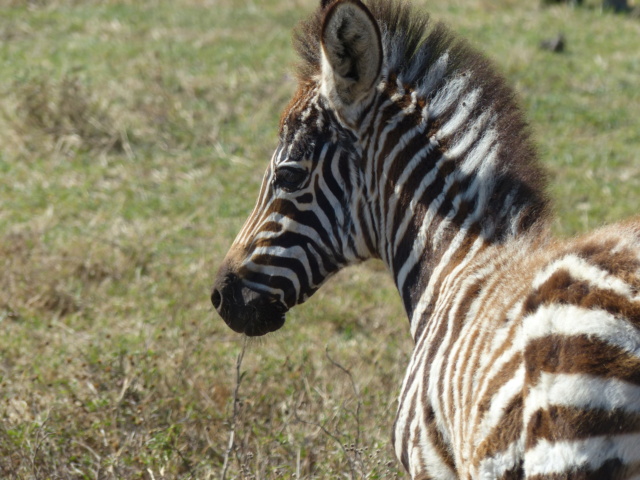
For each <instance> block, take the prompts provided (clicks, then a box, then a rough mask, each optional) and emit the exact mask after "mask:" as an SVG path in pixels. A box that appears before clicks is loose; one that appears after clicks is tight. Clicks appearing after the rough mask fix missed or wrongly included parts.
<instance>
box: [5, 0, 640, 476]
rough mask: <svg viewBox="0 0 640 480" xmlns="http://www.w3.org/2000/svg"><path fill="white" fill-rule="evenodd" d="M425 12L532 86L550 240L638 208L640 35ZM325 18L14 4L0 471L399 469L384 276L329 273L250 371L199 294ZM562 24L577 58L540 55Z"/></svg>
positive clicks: (562, 14) (459, 5) (135, 5)
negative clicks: (307, 32)
mask: <svg viewBox="0 0 640 480" xmlns="http://www.w3.org/2000/svg"><path fill="white" fill-rule="evenodd" d="M417 3H419V4H420V5H423V6H424V7H425V8H427V7H428V8H429V9H430V11H431V12H432V14H433V16H434V17H435V18H436V19H441V20H445V21H446V22H448V23H449V24H450V25H451V26H452V27H453V28H454V29H455V30H456V31H458V32H460V33H462V34H463V35H464V36H465V37H466V38H468V39H469V40H470V41H471V43H472V44H474V45H475V46H476V47H477V48H479V49H481V50H482V51H484V52H485V53H486V54H487V55H488V56H490V57H491V58H492V59H494V61H495V62H496V64H497V65H498V66H499V68H500V69H501V70H502V71H503V72H504V73H505V74H506V76H507V77H508V79H509V81H510V82H511V83H512V84H513V85H514V86H515V88H516V89H517V90H518V92H519V94H520V95H521V98H522V103H523V106H524V107H525V109H526V111H527V115H528V118H529V119H530V122H531V124H532V127H533V131H534V133H535V137H536V140H537V142H538V144H539V146H540V152H541V156H542V157H543V160H544V162H545V163H546V164H547V165H548V168H549V169H550V171H551V173H552V178H553V184H552V186H551V187H550V192H551V193H552V195H553V197H554V198H555V200H556V204H557V213H558V219H557V221H556V223H555V229H556V231H557V232H558V234H560V235H571V234H575V233H578V232H582V231H585V230H587V229H591V228H593V227H596V226H598V225H601V224H602V223H605V222H611V221H615V220H617V219H620V218H623V217H625V216H629V215H631V214H636V213H638V206H639V205H640V88H638V85H639V83H638V82H639V79H640V49H638V38H640V20H638V19H637V18H635V19H634V18H631V17H629V16H624V15H614V14H610V13H606V12H604V13H603V12H602V11H601V10H600V9H599V8H598V7H597V6H596V5H595V4H594V3H591V4H590V3H589V2H586V3H587V5H586V6H585V7H584V8H579V9H573V8H571V7H568V6H562V5H561V6H557V7H550V8H546V9H542V8H540V6H539V4H538V3H537V2H528V3H527V2H517V1H514V0H500V1H488V0H468V1H462V0H454V1H451V2H428V3H427V2H426V1H419V2H417ZM315 4H316V1H315V0H309V1H306V0H305V1H302V0H296V1H294V2H292V1H285V0H264V1H255V0H209V1H206V0H181V1H178V2H176V1H169V0H153V1H146V2H137V1H133V0H120V1H117V0H102V1H98V0H94V1H74V0H33V1H29V2H27V1H18V0H0V174H1V175H0V332H2V334H1V335H0V478H19V479H67V478H70V479H71V478H73V479H75V478H78V479H115V478H144V479H153V480H158V479H163V478H166V479H174V478H181V479H187V478H194V479H196V478H197V479H200V478H214V479H219V478H223V477H226V478H229V479H230V478H255V479H266V478H294V476H297V477H298V478H371V479H375V478H393V477H394V475H396V474H397V475H398V476H400V477H402V473H401V468H400V467H399V465H398V464H397V463H396V461H395V459H394V455H393V452H392V450H391V447H390V445H389V435H390V430H391V425H392V422H393V418H394V412H395V407H396V403H395V397H396V395H397V393H398V389H399V386H400V382H401V380H402V375H403V372H404V368H405V366H406V363H407V359H408V357H409V354H410V349H411V340H410V338H409V333H408V321H407V320H406V318H405V317H404V314H403V312H402V309H401V306H400V302H399V300H398V298H397V294H396V292H395V291H394V289H393V287H392V285H391V282H390V281H389V279H388V278H387V275H386V273H385V272H384V269H383V268H382V267H381V265H380V264H378V263H375V262H373V263H369V264H366V265H364V266H362V267H359V268H355V269H351V270H348V271H346V272H344V273H343V274H341V275H339V276H338V277H337V278H335V279H334V280H332V281H331V282H330V283H329V284H328V285H327V286H326V287H324V288H323V290H321V291H320V292H319V293H318V294H316V296H315V297H314V298H313V299H311V300H310V301H309V302H308V303H307V304H306V305H304V306H302V307H299V308H297V309H295V310H294V311H292V312H291V313H290V315H289V316H288V320H287V325H286V326H285V328H283V329H282V330H280V331H279V332H277V333H276V334H273V335H270V336H269V337H268V338H265V339H263V340H260V341H256V342H249V345H248V346H247V348H246V351H245V354H244V357H243V362H242V364H241V365H240V368H236V367H237V358H238V355H239V353H240V352H241V351H242V349H243V339H242V338H241V337H239V336H238V335H235V334H233V332H231V331H230V330H228V329H227V327H226V326H225V325H224V323H223V322H222V321H221V320H220V319H219V318H218V317H217V315H216V314H215V312H214V311H213V309H212V307H211V305H210V302H209V293H210V291H209V289H210V286H211V284H212V280H213V275H214V273H215V270H216V267H217V265H218V264H219V262H220V261H221V260H222V258H223V256H224V254H225V253H226V249H227V248H228V246H229V245H230V243H231V241H232V240H233V237H234V236H235V233H236V232H237V230H238V229H239V227H240V226H241V224H242V222H243V221H244V218H245V217H246V215H247V214H248V213H249V211H250V209H251V208H252V206H253V202H254V199H255V196H256V194H257V189H258V185H259V182H260V179H261V177H262V173H263V170H264V167H265V165H266V162H267V161H268V158H269V157H270V154H271V150H272V149H273V148H274V146H275V136H276V128H277V119H278V116H279V112H280V110H281V109H282V108H283V106H284V105H285V104H286V102H287V100H288V98H289V96H290V95H291V94H292V92H293V90H294V88H295V81H294V79H293V77H292V75H291V73H290V72H291V70H292V65H293V64H294V63H295V58H294V56H293V51H292V48H291V47H290V40H289V38H290V32H291V29H292V27H293V26H294V25H295V23H296V21H297V20H298V19H300V18H301V17H302V16H304V15H305V14H306V13H307V12H309V11H310V10H311V9H312V8H314V7H315ZM560 31H562V32H564V34H565V36H566V38H567V51H566V52H565V53H562V54H553V53H551V52H547V51H543V50H540V49H539V48H538V44H539V42H540V41H541V40H543V39H545V38H548V37H552V36H554V35H556V34H557V33H558V32H560ZM238 374H241V378H240V381H238V380H239V379H238V378H236V377H237V375H238ZM234 392H235V396H236V397H237V399H238V401H237V402H236V403H235V406H234V401H233V399H234ZM234 411H235V414H234ZM232 429H235V430H234V448H233V449H232V450H231V451H230V452H229V451H228V444H229V438H230V435H231V432H232ZM225 459H226V460H227V464H226V467H225V466H224V465H225ZM225 468H226V470H225Z"/></svg>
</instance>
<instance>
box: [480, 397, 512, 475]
mask: <svg viewBox="0 0 640 480" xmlns="http://www.w3.org/2000/svg"><path fill="white" fill-rule="evenodd" d="M522 409H523V404H522V395H517V396H516V397H514V398H513V399H512V400H511V401H510V402H509V404H508V405H507V406H506V407H505V409H504V414H503V416H502V418H501V419H500V422H499V423H498V424H497V425H496V426H495V427H494V428H493V430H491V433H490V434H489V435H488V436H487V437H485V439H484V440H483V441H482V443H480V445H479V446H478V448H477V449H476V451H475V453H474V455H473V462H474V463H475V464H476V465H477V464H478V463H480V462H481V461H482V460H483V459H485V458H488V457H491V456H493V455H495V454H497V453H500V452H503V451H505V450H506V449H507V447H509V445H511V444H512V443H514V442H516V441H518V439H519V438H520V435H521V434H522Z"/></svg>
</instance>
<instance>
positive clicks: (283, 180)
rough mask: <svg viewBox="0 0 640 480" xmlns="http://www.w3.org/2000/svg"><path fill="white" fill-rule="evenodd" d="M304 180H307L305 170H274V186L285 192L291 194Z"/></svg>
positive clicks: (289, 168)
mask: <svg viewBox="0 0 640 480" xmlns="http://www.w3.org/2000/svg"><path fill="white" fill-rule="evenodd" d="M305 178H307V172H306V170H302V169H300V168H292V167H281V168H278V169H277V170H276V176H275V180H274V184H275V186H276V187H280V188H282V189H283V190H285V191H287V192H293V191H295V190H297V189H298V188H300V186H301V184H302V182H303V181H304V179H305Z"/></svg>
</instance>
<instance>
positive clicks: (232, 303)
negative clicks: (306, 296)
mask: <svg viewBox="0 0 640 480" xmlns="http://www.w3.org/2000/svg"><path fill="white" fill-rule="evenodd" d="M211 302H212V303H213V306H214V307H215V309H216V310H217V311H218V313H219V314H220V316H221V317H222V318H223V319H224V321H225V323H226V324H227V325H228V326H229V327H230V328H231V329H232V330H233V331H235V332H238V333H244V334H245V335H247V336H249V337H258V336H261V335H265V334H267V333H270V332H274V331H276V330H278V329H279V328H281V327H282V326H283V325H284V321H285V314H286V312H287V310H288V308H287V307H286V305H284V304H283V303H282V302H281V301H280V299H279V298H278V297H276V296H274V295H271V294H268V293H263V292H258V291H256V290H253V289H251V288H248V287H247V286H245V285H243V284H242V282H241V281H239V280H238V279H237V278H234V279H227V281H226V282H224V285H223V286H221V287H220V288H214V289H213V292H212V294H211Z"/></svg>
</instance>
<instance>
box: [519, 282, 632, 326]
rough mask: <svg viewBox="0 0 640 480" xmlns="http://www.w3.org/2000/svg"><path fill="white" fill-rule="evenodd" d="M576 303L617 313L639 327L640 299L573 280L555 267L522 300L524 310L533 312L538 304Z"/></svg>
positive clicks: (587, 307)
mask: <svg viewBox="0 0 640 480" xmlns="http://www.w3.org/2000/svg"><path fill="white" fill-rule="evenodd" d="M554 303H556V304H561V305H576V306H578V307H582V308H585V309H602V310H606V311H607V312H609V313H611V314H612V315H621V316H624V317H626V318H627V319H629V321H631V322H632V323H633V324H635V325H637V326H640V302H632V301H630V300H628V299H626V298H624V297H622V296H620V295H618V294H617V293H615V292H614V291H613V290H608V289H602V288H597V287H595V286H593V285H591V284H589V283H588V282H586V281H581V280H576V279H574V278H573V277H572V276H571V274H570V273H569V272H568V271H567V270H559V271H557V272H556V273H554V274H553V275H551V277H549V279H548V280H547V281H546V282H544V283H543V284H542V285H541V286H540V287H539V288H538V289H537V290H536V291H535V292H533V293H532V294H531V295H530V296H529V298H528V299H527V301H526V302H525V312H527V313H532V312H535V311H536V310H537V309H538V308H539V307H540V306H541V305H550V304H554Z"/></svg>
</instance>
